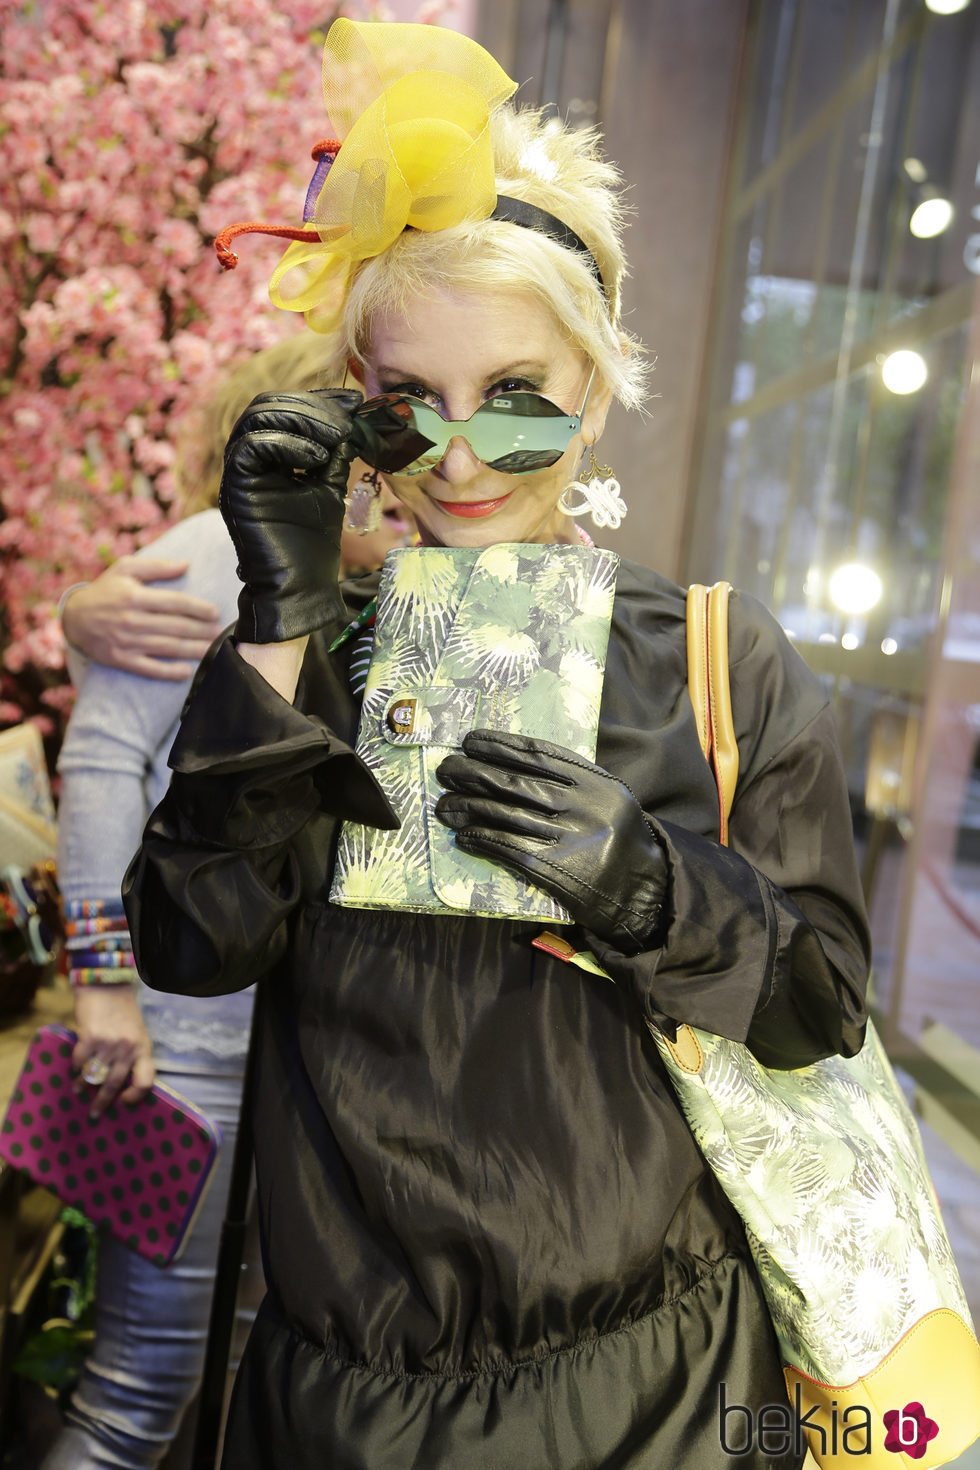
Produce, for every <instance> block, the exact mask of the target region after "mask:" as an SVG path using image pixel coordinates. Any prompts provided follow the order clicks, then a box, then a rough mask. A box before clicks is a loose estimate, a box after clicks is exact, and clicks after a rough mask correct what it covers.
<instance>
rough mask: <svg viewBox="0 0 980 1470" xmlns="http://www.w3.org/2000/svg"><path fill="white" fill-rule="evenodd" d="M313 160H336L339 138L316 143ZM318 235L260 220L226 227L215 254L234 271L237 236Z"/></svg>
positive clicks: (224, 266) (224, 267)
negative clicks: (235, 240)
mask: <svg viewBox="0 0 980 1470" xmlns="http://www.w3.org/2000/svg"><path fill="white" fill-rule="evenodd" d="M310 152H311V156H312V157H313V159H314V160H315V161H316V162H317V163H319V161H320V159H321V158H323V157H324V156H325V155H327V154H329V155H330V157H331V158H336V157H337V154H338V153H339V152H340V140H339V138H321V139H320V141H319V142H318V143H314V144H313V147H312V149H311V150H310ZM315 234H316V229H315V228H311V229H307V230H302V229H295V228H293V227H292V226H290V225H265V224H262V223H261V222H260V221H258V220H249V221H248V222H246V223H243V224H238V225H226V226H225V228H224V229H223V230H220V231H219V232H218V234H217V235H216V236H215V239H214V252H215V254H216V255H217V257H218V261H219V263H220V265H221V268H222V270H226V271H233V270H234V269H235V266H236V265H237V264H238V255H237V254H236V252H235V251H234V250H232V248H231V242H232V240H234V239H235V237H236V236H237V235H272V236H274V237H275V238H277V239H280V240H308V239H309V238H310V236H311V235H315Z"/></svg>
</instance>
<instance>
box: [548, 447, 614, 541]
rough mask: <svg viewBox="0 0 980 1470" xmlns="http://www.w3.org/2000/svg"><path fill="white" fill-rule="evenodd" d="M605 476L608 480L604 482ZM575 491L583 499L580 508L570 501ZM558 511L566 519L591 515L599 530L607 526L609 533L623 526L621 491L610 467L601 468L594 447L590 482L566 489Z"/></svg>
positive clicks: (590, 451)
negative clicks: (586, 513)
mask: <svg viewBox="0 0 980 1470" xmlns="http://www.w3.org/2000/svg"><path fill="white" fill-rule="evenodd" d="M604 475H605V476H606V477H607V478H606V479H603V476H604ZM576 491H577V492H578V494H579V495H581V497H582V500H581V503H580V504H578V505H576V504H574V503H573V502H572V500H571V499H570V497H572V496H574V495H575V493H576ZM558 509H559V510H560V511H561V513H562V514H563V515H566V516H580V515H584V513H585V512H586V511H588V512H589V514H590V515H591V517H592V520H593V522H594V524H595V525H596V527H598V528H600V529H601V528H602V527H604V526H608V527H609V529H610V531H616V530H618V529H619V527H620V525H621V524H622V520H623V516H624V515H625V514H626V501H625V500H624V499H623V494H622V487H621V486H620V483H619V481H618V480H617V479H616V477H615V475H614V474H613V472H612V469H611V468H610V466H609V465H607V464H606V465H602V466H600V464H599V461H598V460H597V459H596V457H595V449H594V448H593V447H592V446H590V447H589V478H588V479H586V478H585V477H584V476H582V478H581V479H578V480H573V481H572V483H571V484H570V485H567V486H566V487H565V489H564V491H563V492H562V497H561V499H560V500H559V502H558Z"/></svg>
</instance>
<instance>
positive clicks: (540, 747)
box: [463, 730, 600, 785]
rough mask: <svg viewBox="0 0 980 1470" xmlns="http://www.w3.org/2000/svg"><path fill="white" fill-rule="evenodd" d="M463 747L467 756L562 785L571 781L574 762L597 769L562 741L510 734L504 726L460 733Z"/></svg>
mask: <svg viewBox="0 0 980 1470" xmlns="http://www.w3.org/2000/svg"><path fill="white" fill-rule="evenodd" d="M463 751H464V754H466V755H467V756H472V757H474V758H475V759H477V760H483V761H487V762H488V763H489V764H491V765H495V766H502V767H504V768H505V769H507V770H512V771H527V772H529V773H533V774H536V775H540V776H544V775H547V776H548V778H549V779H550V780H553V781H558V782H561V783H562V784H563V785H569V784H574V781H575V775H574V768H575V767H576V766H578V767H585V768H586V769H587V770H594V771H598V770H600V767H599V766H594V765H593V764H592V762H591V761H587V760H585V759H584V758H583V757H582V756H580V755H576V753H575V751H574V750H568V749H567V748H566V747H565V746H563V745H555V744H553V743H552V741H550V740H536V739H533V738H532V737H531V736H530V735H517V734H511V733H510V732H508V731H506V730H470V731H469V733H468V734H466V735H464V737H463ZM569 768H571V769H569Z"/></svg>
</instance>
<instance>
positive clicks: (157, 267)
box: [0, 0, 452, 754]
mask: <svg viewBox="0 0 980 1470" xmlns="http://www.w3.org/2000/svg"><path fill="white" fill-rule="evenodd" d="M441 9H442V7H440V6H433V5H430V6H426V7H424V8H423V9H422V10H421V11H417V12H416V18H418V19H425V20H435V19H439V18H440V10H441ZM402 11H403V12H404V4H403V5H402ZM338 14H348V15H352V16H354V17H355V18H365V17H367V16H368V15H369V14H374V15H376V16H381V15H382V14H383V12H382V11H381V10H380V9H379V8H377V7H373V8H369V7H368V5H367V4H364V5H363V6H359V5H346V6H343V7H341V6H337V5H335V4H332V3H331V0H281V3H280V4H277V5H271V4H269V0H146V3H144V0H40V3H37V0H35V3H12V0H0V87H2V96H0V102H2V112H0V121H2V132H3V143H4V155H5V158H4V166H3V169H2V171H0V292H2V304H0V358H2V363H3V366H2V369H0V464H2V465H3V474H2V477H0V643H2V646H3V660H2V667H0V725H5V724H11V723H14V722H16V721H19V720H21V719H23V718H25V717H26V718H32V719H35V720H36V721H37V723H38V724H40V725H41V727H42V730H43V731H44V733H45V734H46V735H48V736H49V737H50V739H49V752H50V753H52V754H53V751H54V748H55V747H56V745H57V743H58V737H59V735H60V731H61V728H62V725H63V722H64V720H65V718H66V716H67V712H68V710H69V708H70V702H71V697H72V696H71V691H70V689H69V687H68V685H67V681H66V675H65V672H64V658H63V646H62V638H61V631H60V627H59V624H58V621H57V617H56V607H57V602H58V598H59V596H60V594H61V592H62V591H63V590H64V588H65V587H66V586H67V585H69V584H70V583H72V582H74V581H78V580H83V579H86V578H89V577H91V576H93V575H95V574H97V573H98V572H99V571H100V570H102V569H103V568H104V567H105V566H107V565H108V564H109V563H110V562H111V561H113V560H114V559H115V558H116V557H117V556H119V555H121V554H122V553H124V552H128V551H131V550H133V549H134V548H136V547H138V546H141V545H143V544H145V543H146V542H148V541H150V540H152V539H153V538H154V537H155V536H156V535H158V534H159V532H160V531H161V530H162V529H163V528H164V527H165V525H166V524H168V522H169V521H170V520H172V519H173V518H174V516H175V514H176V508H175V506H174V504H173V494H174V485H173V459H174V447H173V441H174V431H175V426H176V424H177V422H178V421H179V419H180V416H181V415H182V414H183V413H184V411H185V410H187V409H188V408H189V407H190V406H191V405H193V403H194V401H195V398H196V397H199V396H200V394H201V393H202V391H204V390H205V389H206V388H207V387H209V386H210V384H211V382H212V381H213V379H214V377H215V375H216V373H217V372H219V371H220V369H221V368H222V367H223V366H224V365H225V364H226V363H228V362H229V361H230V360H232V359H237V358H240V357H242V356H243V355H245V354H246V353H247V352H249V351H252V350H255V349H257V348H259V347H263V346H266V345H268V344H269V343H271V342H273V341H275V340H277V339H278V338H279V337H281V336H283V335H284V334H286V333H288V332H293V331H297V330H305V328H303V327H302V325H301V322H300V321H298V320H297V319H295V318H293V317H292V316H291V314H287V313H281V312H277V311H276V310H275V309H274V308H273V307H272V306H271V305H270V304H269V300H268V294H267V283H268V277H269V273H270V271H271V268H272V265H273V264H274V262H275V260H276V259H277V258H278V255H279V252H280V250H281V248H282V246H281V244H279V243H278V242H274V241H267V240H262V239H261V238H256V237H251V238H249V239H248V240H247V241H246V248H244V249H242V251H241V263H240V264H239V267H238V269H237V270H236V271H234V272H232V273H228V274H223V273H222V272H221V271H220V269H219V267H218V265H217V263H216V261H215V258H214V255H213V252H212V250H211V249H210V244H211V240H212V238H213V236H214V235H215V234H216V233H217V231H218V230H219V229H221V227H222V226H223V225H226V224H229V223H231V222H232V221H235V220H243V219H265V220H273V221H277V222H284V223H290V224H294V223H298V221H299V217H300V213H301V209H302V201H303V196H304V193H305V189H306V185H307V183H308V181H309V176H310V174H311V172H312V169H313V164H312V162H310V161H309V149H310V147H311V146H312V144H313V143H314V142H315V141H316V140H317V139H318V138H322V137H324V136H328V135H329V131H330V130H329V127H328V124H327V118H326V115H325V112H324V107H323V100H322V95H321V91H320V51H321V47H322V42H323V36H324V34H325V31H326V29H327V27H328V26H329V24H330V22H331V21H332V20H333V19H334V17H335V16H336V15H338ZM399 18H405V17H404V14H402V15H400V16H399ZM446 23H448V24H452V12H451V10H450V18H449V20H448V21H447V22H446Z"/></svg>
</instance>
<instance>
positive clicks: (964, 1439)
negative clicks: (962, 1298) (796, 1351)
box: [783, 1307, 980, 1470]
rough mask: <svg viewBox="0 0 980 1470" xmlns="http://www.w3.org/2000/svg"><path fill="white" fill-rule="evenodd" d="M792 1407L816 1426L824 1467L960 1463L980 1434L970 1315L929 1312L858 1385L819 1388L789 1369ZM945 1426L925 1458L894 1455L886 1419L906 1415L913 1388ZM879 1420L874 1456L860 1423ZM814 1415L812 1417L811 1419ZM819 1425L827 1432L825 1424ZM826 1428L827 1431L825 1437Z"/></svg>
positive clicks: (817, 1453) (979, 1379) (978, 1358)
mask: <svg viewBox="0 0 980 1470" xmlns="http://www.w3.org/2000/svg"><path fill="white" fill-rule="evenodd" d="M783 1377H784V1378H785V1380H786V1390H787V1393H788V1394H789V1398H790V1403H791V1404H794V1405H795V1403H796V1399H797V1394H798V1395H799V1402H800V1408H801V1411H802V1413H803V1414H804V1415H808V1416H810V1417H809V1423H810V1424H811V1425H813V1426H814V1428H813V1429H812V1430H809V1429H808V1431H807V1437H808V1440H809V1443H810V1450H811V1453H812V1454H813V1456H814V1459H815V1460H816V1462H817V1464H818V1465H820V1466H821V1470H847V1467H853V1466H854V1465H863V1466H867V1467H868V1470H902V1467H905V1470H913V1467H915V1466H918V1467H919V1470H933V1467H935V1466H938V1465H945V1464H947V1463H948V1462H949V1461H950V1460H954V1459H956V1458H957V1457H958V1456H959V1455H961V1454H962V1453H963V1451H964V1450H965V1449H966V1448H967V1447H968V1446H969V1445H971V1444H972V1443H973V1441H974V1440H975V1439H976V1437H977V1404H978V1403H980V1345H978V1343H977V1339H976V1337H975V1336H974V1334H973V1333H972V1332H971V1331H970V1328H969V1327H968V1326H967V1324H966V1323H965V1322H964V1321H963V1319H962V1317H960V1316H958V1315H957V1313H956V1312H953V1311H951V1310H950V1309H949V1308H948V1307H939V1308H937V1309H936V1311H934V1312H928V1313H927V1314H926V1315H925V1316H924V1317H923V1318H922V1319H921V1320H920V1321H918V1322H917V1323H916V1324H915V1326H914V1327H912V1328H910V1329H909V1331H908V1332H907V1333H906V1334H905V1336H904V1337H903V1338H902V1339H901V1341H900V1342H898V1343H896V1345H895V1347H893V1348H892V1350H891V1352H890V1353H889V1354H888V1355H887V1357H885V1358H883V1359H882V1361H881V1362H880V1363H879V1364H878V1365H877V1367H875V1368H873V1369H871V1371H870V1372H868V1373H865V1374H864V1376H863V1377H861V1378H859V1379H858V1380H857V1381H856V1382H855V1383H849V1384H845V1385H834V1384H829V1383H817V1382H816V1381H815V1380H814V1379H812V1378H810V1377H808V1376H807V1375H806V1374H805V1373H801V1372H800V1371H799V1369H797V1368H791V1367H785V1368H784V1369H783ZM910 1384H914V1386H915V1387H914V1392H915V1398H916V1401H918V1402H921V1403H922V1404H923V1405H924V1406H925V1410H926V1412H927V1414H928V1417H929V1418H930V1419H932V1420H933V1422H934V1423H935V1424H936V1425H937V1426H938V1433H937V1434H936V1435H935V1436H934V1437H933V1438H932V1439H931V1440H930V1441H929V1443H928V1446H927V1448H926V1451H925V1454H924V1455H923V1456H922V1457H921V1458H919V1459H913V1458H912V1456H911V1455H906V1454H903V1453H902V1452H901V1451H900V1450H886V1449H885V1437H886V1429H885V1424H884V1415H885V1414H886V1413H887V1412H888V1411H889V1410H892V1409H897V1410H900V1411H904V1409H905V1407H906V1404H907V1402H908V1400H909V1392H910V1390H909V1385H910ZM865 1410H867V1411H868V1414H869V1415H870V1419H871V1431H872V1432H871V1445H870V1449H871V1453H870V1454H866V1453H864V1447H865V1439H866V1436H865V1435H864V1434H863V1433H862V1432H861V1430H860V1425H861V1422H862V1418H863V1417H864V1411H865ZM811 1411H812V1414H811ZM817 1426H819V1428H818V1427H817ZM819 1429H822V1430H823V1436H822V1437H821V1435H820V1433H819Z"/></svg>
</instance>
